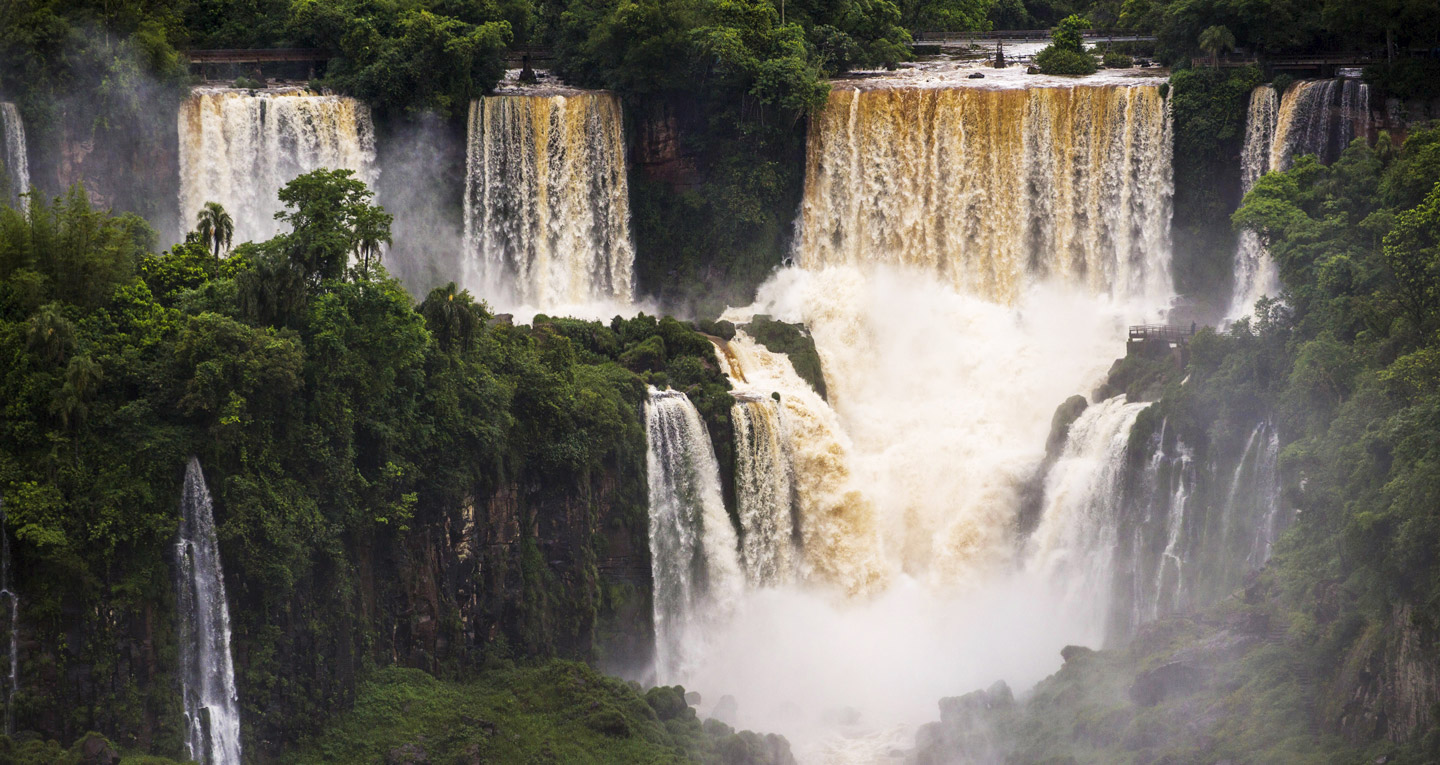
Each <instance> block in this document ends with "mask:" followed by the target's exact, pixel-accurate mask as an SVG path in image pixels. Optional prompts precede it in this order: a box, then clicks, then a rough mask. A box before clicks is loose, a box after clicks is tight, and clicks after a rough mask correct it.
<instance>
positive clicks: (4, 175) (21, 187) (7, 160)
mask: <svg viewBox="0 0 1440 765" xmlns="http://www.w3.org/2000/svg"><path fill="white" fill-rule="evenodd" d="M0 182H4V188H3V192H4V194H3V196H0V202H3V203H17V204H19V205H20V210H21V211H25V210H28V209H30V200H29V199H28V198H26V197H23V196H21V195H22V194H24V193H26V192H28V191H29V190H30V157H29V149H28V148H27V147H26V145H25V121H24V120H22V119H21V118H20V110H19V109H18V108H16V106H15V104H12V103H10V102H9V101H0Z"/></svg>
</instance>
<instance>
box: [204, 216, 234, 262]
mask: <svg viewBox="0 0 1440 765" xmlns="http://www.w3.org/2000/svg"><path fill="white" fill-rule="evenodd" d="M195 230H196V232H198V233H199V234H200V241H202V242H204V243H205V246H207V247H209V248H210V249H211V250H212V251H213V252H214V253H215V259H216V260H219V259H220V250H221V249H222V248H223V249H226V250H228V249H230V241H231V240H232V239H233V238H234V236H235V223H234V221H232V220H230V213H227V212H225V208H224V207H221V206H220V203H219V202H206V203H205V207H204V208H202V209H201V210H200V212H199V213H198V214H197V215H196V216H195Z"/></svg>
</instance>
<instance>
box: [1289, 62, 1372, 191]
mask: <svg viewBox="0 0 1440 765" xmlns="http://www.w3.org/2000/svg"><path fill="white" fill-rule="evenodd" d="M1369 130H1370V86H1369V85H1367V84H1365V83H1363V82H1360V81H1358V80H1354V79H1349V78H1342V79H1336V80H1300V81H1298V82H1295V83H1293V84H1291V85H1290V87H1289V88H1288V89H1286V91H1285V95H1284V96H1283V97H1282V98H1281V99H1280V107H1279V112H1278V114H1277V116H1276V120H1275V132H1274V138H1273V142H1272V143H1271V146H1270V169H1271V170H1288V169H1289V168H1290V164H1291V162H1292V161H1293V160H1294V158H1295V157H1298V156H1301V155H1303V154H1314V155H1316V156H1318V157H1319V158H1320V161H1321V162H1327V163H1328V162H1332V161H1334V160H1335V159H1336V158H1337V157H1339V156H1340V152H1342V151H1344V149H1345V147H1346V146H1348V145H1350V142H1351V141H1353V140H1355V138H1357V137H1364V136H1366V135H1367V134H1368V133H1369Z"/></svg>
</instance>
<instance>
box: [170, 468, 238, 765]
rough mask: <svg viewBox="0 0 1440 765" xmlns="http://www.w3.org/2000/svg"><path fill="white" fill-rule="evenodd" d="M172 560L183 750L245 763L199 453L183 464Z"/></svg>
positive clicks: (224, 762)
mask: <svg viewBox="0 0 1440 765" xmlns="http://www.w3.org/2000/svg"><path fill="white" fill-rule="evenodd" d="M175 559H176V566H175V601H176V610H177V611H178V613H179V615H180V682H181V690H182V695H183V696H184V704H185V750H186V754H187V755H188V756H189V757H190V758H191V759H193V760H195V761H196V762H199V763H200V765H240V699H239V696H238V694H237V693H236V691H235V666H234V663H233V660H232V658H231V655H230V607H229V606H228V605H227V604H226V602H225V577H224V573H223V571H222V570H221V566H220V549H219V546H218V545H217V543H216V540H215V518H214V516H213V515H212V513H211V503H210V490H209V489H208V488H206V486H205V475H204V474H203V473H201V472H200V461H199V460H197V459H194V458H191V460H190V464H189V465H188V466H187V467H186V468H185V493H184V497H183V498H182V500H181V503H180V533H179V536H178V538H177V539H176V542H175Z"/></svg>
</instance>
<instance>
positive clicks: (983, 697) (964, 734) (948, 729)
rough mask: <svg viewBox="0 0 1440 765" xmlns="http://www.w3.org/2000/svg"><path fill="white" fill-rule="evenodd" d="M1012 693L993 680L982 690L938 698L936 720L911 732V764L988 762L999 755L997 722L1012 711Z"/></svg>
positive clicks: (1000, 740) (1001, 750)
mask: <svg viewBox="0 0 1440 765" xmlns="http://www.w3.org/2000/svg"><path fill="white" fill-rule="evenodd" d="M1015 709H1016V707H1015V694H1013V693H1012V692H1011V691H1010V686H1008V685H1006V684H1005V682H1004V681H1003V680H1002V681H997V682H996V683H995V684H994V685H991V686H990V687H989V688H987V689H985V690H983V691H973V692H971V693H967V694H965V695H964V696H952V697H949V698H944V699H941V700H940V722H932V723H927V724H926V725H924V726H921V728H920V730H919V731H917V732H916V735H915V750H914V751H913V752H912V753H911V755H910V758H909V760H908V762H910V763H913V765H948V764H949V763H988V762H999V761H1001V760H1002V759H1003V755H1004V750H1005V746H1004V745H1005V743H1006V741H1005V736H1004V734H1003V733H1002V732H1001V730H1000V727H1001V722H1002V721H1003V720H1005V719H1006V718H1008V717H1009V716H1010V715H1011V714H1013V713H1014V711H1015Z"/></svg>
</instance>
